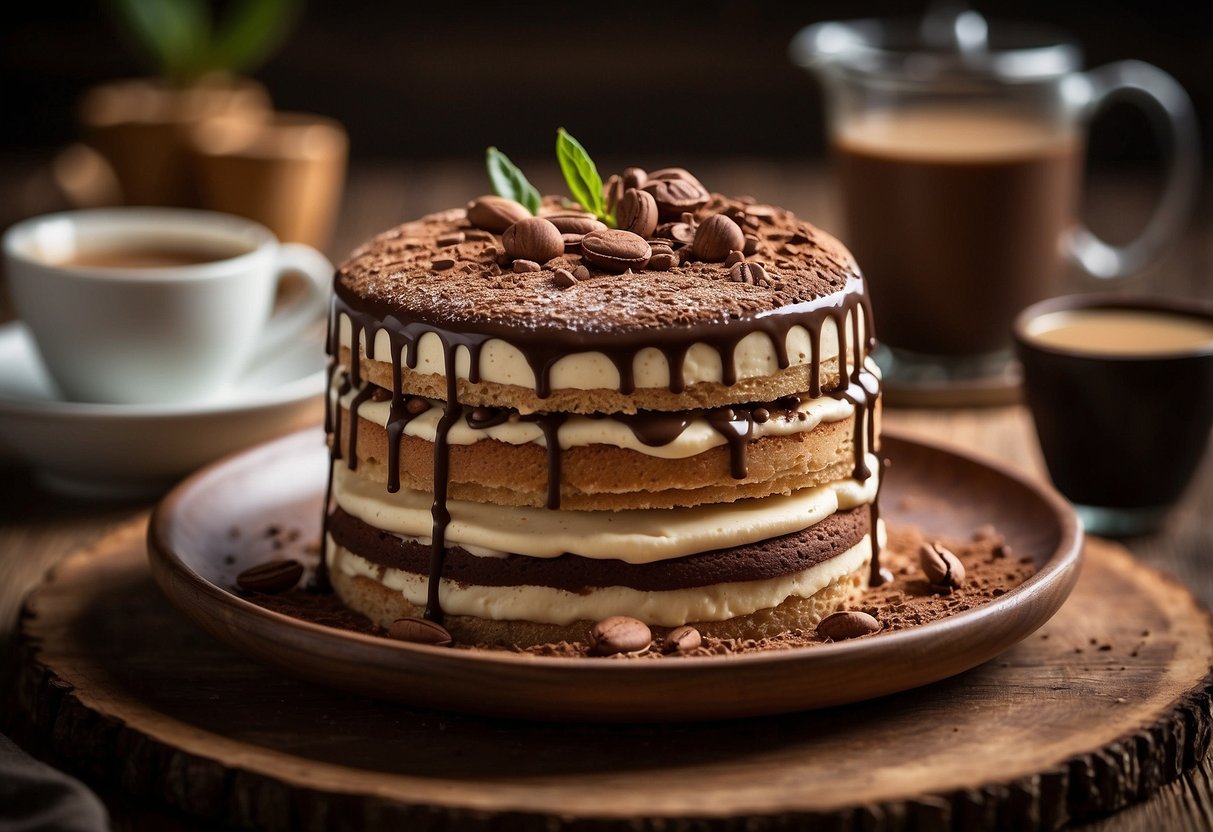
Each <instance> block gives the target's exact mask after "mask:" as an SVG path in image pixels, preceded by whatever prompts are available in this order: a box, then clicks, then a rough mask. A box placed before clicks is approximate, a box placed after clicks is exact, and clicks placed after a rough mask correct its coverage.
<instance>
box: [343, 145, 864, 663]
mask: <svg viewBox="0 0 1213 832" xmlns="http://www.w3.org/2000/svg"><path fill="white" fill-rule="evenodd" d="M606 204H607V205H608V206H609V209H610V212H611V214H610V216H609V217H608V218H607V219H608V220H609V221H613V222H614V225H615V227H608V225H607V224H606V223H604V222H602V221H601V218H603V217H601V216H598V217H596V216H595V215H594V214H591V213H587V212H582V211H580V210H577V206H575V205H574V206H573V207H572V208H570V207H569V203H568V202H567V201H562V200H559V199H556V198H546V199H545V200H543V202H542V203H541V204H540V205H538V208H537V215H532V212H531V210H528V209H527V208H526V207H524V206H523V205H522V204H520V203H519V202H514V201H511V200H508V199H504V198H502V197H497V196H488V197H481V198H480V199H477V200H474V201H473V202H471V203H470V204H469V205H468V207H467V208H466V209H457V210H450V211H444V212H441V213H437V214H431V215H429V216H426V217H423V218H421V219H419V220H417V221H414V222H409V223H406V224H404V225H402V226H400V227H398V228H394V229H392V230H390V231H387V232H386V233H383V234H381V235H379V236H378V237H376V238H374V239H373V240H371V241H370V242H368V243H367V244H365V245H364V246H362V247H361V248H359V249H358V250H357V251H355V252H354V253H353V255H352V256H351V257H350V259H349V260H348V261H347V262H346V263H345V264H344V265H342V266H341V267H340V269H339V270H338V272H337V275H336V278H335V297H334V301H333V309H332V316H331V319H330V337H329V349H330V353H331V355H332V358H333V361H332V364H331V385H330V392H329V399H328V404H329V408H328V413H327V420H326V427H327V430H328V432H329V436H330V446H331V450H332V468H331V481H330V489H329V497H328V500H327V506H326V518H325V552H324V557H323V558H322V563H323V565H324V566H325V567H326V570H327V572H326V574H324V575H322V576H321V577H322V580H327V581H330V582H331V585H332V588H333V590H334V591H335V592H336V593H337V595H338V596H339V597H340V599H341V600H342V602H343V603H344V604H345V605H346V606H348V607H350V608H351V609H353V610H355V611H358V612H360V613H362V614H364V615H366V616H367V617H369V618H370V619H371V620H372V621H373V622H375V623H377V624H378V625H380V626H383V627H390V626H391V625H392V624H393V622H398V621H399V620H401V619H427V620H428V621H429V622H433V623H435V624H441V625H442V626H444V627H445V628H446V630H447V631H449V633H450V634H451V636H452V637H453V639H454V640H455V641H456V642H460V643H466V644H484V645H516V646H525V645H532V644H538V643H546V642H558V641H562V640H567V641H585V640H586V638H587V633H588V632H589V630H590V629H591V627H592V626H593V625H594V624H595V622H602V621H603V620H613V619H615V617H620V616H622V617H624V618H625V620H629V621H630V620H639V621H641V622H644V624H646V625H648V627H649V628H651V631H652V633H653V634H654V636H655V637H657V638H661V637H662V636H664V635H666V634H668V633H669V632H670V631H671V630H674V629H676V628H679V627H682V626H683V625H692V626H693V627H695V628H696V629H697V630H698V631H699V632H700V633H702V634H703V635H711V636H717V637H722V638H761V637H764V636H769V635H773V634H776V633H779V632H784V631H787V630H791V629H804V628H812V627H813V626H815V625H816V624H817V622H818V621H819V620H820V619H821V618H823V617H824V616H826V615H828V614H829V613H831V612H832V611H834V610H835V609H837V608H838V607H839V606H840V605H841V604H842V603H844V602H846V601H847V600H848V599H849V598H851V597H853V595H854V594H855V593H857V592H861V591H862V590H863V589H864V588H865V587H866V586H868V585H869V584H871V583H878V582H879V581H880V571H879V558H878V552H879V540H880V538H881V534H882V532H881V525H880V522H879V519H878V512H877V508H876V498H877V493H878V491H879V481H880V469H879V464H878V460H877V456H876V451H877V420H878V407H879V381H878V377H877V372H876V369H875V365H874V364H873V363H872V361H871V359H870V358H869V355H868V353H869V350H870V347H871V344H872V340H873V333H872V329H871V314H870V310H869V307H868V302H867V298H866V294H865V290H864V282H863V279H862V277H861V275H860V273H859V270H858V269H857V267H856V265H855V263H854V261H853V259H852V258H851V256H850V254H849V253H848V252H847V251H846V249H845V248H843V246H842V245H841V244H840V243H839V242H838V241H837V240H835V239H834V238H832V237H830V236H829V235H827V234H826V233H824V232H822V231H820V230H818V229H817V228H815V227H813V226H811V225H810V224H808V223H806V222H804V221H802V220H800V219H798V218H797V217H795V216H794V215H793V214H791V213H790V212H788V211H786V210H783V209H780V208H776V207H773V206H770V205H763V204H759V203H756V202H755V201H753V200H751V199H745V198H743V199H732V198H727V197H724V196H721V195H719V194H714V193H709V192H708V191H707V190H706V189H705V188H704V187H703V186H702V184H701V183H700V182H699V181H698V180H697V179H696V178H695V177H694V176H693V175H691V174H690V173H688V172H687V171H685V170H682V169H678V168H672V169H667V170H662V171H655V172H653V173H651V174H646V173H645V172H644V171H640V170H638V169H635V168H629V169H628V170H627V171H625V172H624V173H623V174H622V175H620V176H617V177H612V178H611V180H610V182H609V183H608V194H607V200H606ZM533 207H534V206H533Z"/></svg>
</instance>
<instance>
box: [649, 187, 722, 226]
mask: <svg viewBox="0 0 1213 832" xmlns="http://www.w3.org/2000/svg"><path fill="white" fill-rule="evenodd" d="M643 190H645V191H648V192H649V193H650V194H652V195H653V199H655V200H656V201H657V210H658V212H659V213H660V215H661V219H663V220H677V219H679V218H681V217H682V215H683V214H684V213H686V212H687V211H695V210H697V209H699V208H702V207H703V206H704V204H706V203H707V201H708V192H707V191H706V190H704V187H703V186H702V185H700V184H699V183H698V182H695V181H688V180H686V179H651V178H650V179H649V181H648V182H646V183H645V184H644V188H643Z"/></svg>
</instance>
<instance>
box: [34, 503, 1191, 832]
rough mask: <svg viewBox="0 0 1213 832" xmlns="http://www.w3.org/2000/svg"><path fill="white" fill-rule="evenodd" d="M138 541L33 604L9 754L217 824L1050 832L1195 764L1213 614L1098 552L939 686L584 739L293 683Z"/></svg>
mask: <svg viewBox="0 0 1213 832" xmlns="http://www.w3.org/2000/svg"><path fill="white" fill-rule="evenodd" d="M144 535H145V527H144V525H143V523H141V522H140V523H136V524H133V525H131V526H128V527H126V528H124V529H123V530H121V531H119V532H118V533H116V534H114V535H112V536H110V537H107V538H105V539H104V540H102V541H101V542H100V543H98V544H97V545H95V546H94V547H92V548H91V549H89V550H87V551H84V552H81V553H78V554H76V555H73V556H72V557H70V558H68V559H67V560H66V561H65V562H63V563H62V564H61V565H60V566H59V568H57V569H56V570H55V572H54V574H53V575H52V576H51V577H50V578H48V580H47V581H46V582H44V583H43V585H42V586H41V587H40V588H39V589H38V590H37V591H36V592H35V593H34V594H33V595H32V596H31V597H30V599H29V601H28V603H27V606H26V610H25V613H24V617H23V620H22V624H21V632H20V637H19V645H18V654H19V665H18V679H17V682H18V684H17V703H16V704H17V708H16V709H15V713H16V714H19V715H20V716H21V719H20V722H19V723H17V725H15V726H11V727H10V730H11V729H12V727H17V728H19V729H21V730H19V731H18V735H19V736H22V737H23V738H24V739H25V741H26V742H27V743H28V744H32V745H34V746H35V747H36V748H37V749H39V750H40V751H41V752H42V753H44V754H46V755H47V756H49V757H51V759H52V760H53V761H55V762H58V763H60V764H63V765H65V766H68V767H70V768H71V769H73V770H75V771H76V772H78V773H80V774H81V775H82V776H84V777H85V778H86V779H88V780H90V781H91V782H94V783H97V784H100V785H103V786H107V787H111V788H112V787H118V788H121V789H124V790H126V791H127V792H129V793H131V794H134V795H136V796H138V797H141V798H147V799H151V800H154V801H160V802H162V803H164V804H167V805H168V806H171V807H174V808H177V809H181V810H184V811H186V812H189V813H191V814H192V815H195V816H197V817H200V818H203V819H206V820H207V821H210V822H225V823H230V824H235V825H239V826H243V827H247V828H259V829H286V828H294V827H299V828H316V829H320V828H340V829H367V828H401V829H405V828H407V829H443V830H453V829H520V830H521V829H543V830H557V829H582V828H587V829H596V830H597V829H641V828H653V827H655V826H660V828H663V829H690V828H694V829H738V828H745V829H765V828H778V829H790V828H801V827H802V826H804V825H806V824H808V823H810V822H813V821H815V822H818V823H819V824H820V828H826V829H836V830H852V829H854V830H859V829H863V830H894V829H915V830H928V829H953V828H963V829H966V830H967V829H985V828H1005V829H1033V828H1044V829H1052V828H1057V827H1059V826H1061V825H1063V824H1066V823H1068V822H1072V821H1074V820H1078V819H1083V818H1090V817H1094V816H1097V815H1100V814H1103V813H1106V812H1109V811H1113V810H1116V809H1118V808H1120V807H1123V806H1125V805H1127V804H1129V803H1132V802H1135V801H1137V800H1140V799H1142V798H1144V797H1145V796H1147V795H1149V794H1150V793H1151V792H1153V791H1154V790H1155V789H1157V788H1158V787H1159V786H1160V785H1161V784H1163V783H1165V782H1168V781H1170V780H1173V779H1175V778H1176V777H1178V776H1179V775H1180V774H1181V773H1182V771H1184V770H1185V769H1187V768H1188V767H1191V766H1193V765H1194V764H1195V763H1196V762H1197V761H1198V760H1199V759H1201V758H1202V756H1203V755H1204V753H1205V752H1206V750H1207V749H1208V747H1209V744H1210V725H1211V722H1210V692H1211V684H1213V682H1211V677H1210V670H1211V668H1213V630H1211V622H1210V617H1209V615H1208V613H1207V612H1206V611H1204V610H1203V609H1202V608H1201V607H1200V605H1199V604H1198V602H1197V601H1196V600H1195V599H1194V598H1193V597H1192V596H1191V594H1190V593H1189V592H1188V591H1187V590H1186V589H1184V588H1183V587H1182V586H1180V585H1179V584H1177V583H1176V582H1174V581H1173V580H1171V579H1168V578H1166V577H1164V576H1163V575H1161V574H1159V573H1157V572H1155V571H1153V570H1151V569H1148V568H1146V567H1144V566H1142V565H1140V564H1139V563H1137V562H1136V561H1134V560H1133V558H1132V557H1131V556H1130V555H1129V554H1128V552H1126V551H1125V550H1124V549H1122V548H1120V547H1118V546H1114V545H1112V544H1109V543H1105V542H1102V541H1092V542H1091V543H1090V544H1089V546H1088V550H1087V553H1086V554H1087V559H1086V561H1085V564H1084V566H1083V574H1082V576H1081V578H1080V580H1079V583H1078V586H1077V588H1076V589H1075V591H1074V593H1073V595H1072V596H1071V598H1070V600H1069V601H1068V602H1067V603H1066V605H1065V606H1064V607H1063V608H1062V610H1061V612H1060V613H1058V615H1057V616H1056V617H1055V618H1054V619H1053V620H1052V621H1051V622H1050V623H1049V624H1047V625H1046V626H1045V627H1044V628H1043V629H1042V630H1041V631H1039V632H1038V633H1036V634H1035V635H1033V636H1032V637H1030V638H1029V639H1028V640H1027V641H1025V642H1023V643H1022V644H1020V645H1019V646H1017V647H1015V648H1013V649H1012V650H1010V651H1008V652H1007V653H1005V654H1004V655H1003V656H1001V657H1000V658H999V659H996V660H994V661H992V662H989V663H987V664H986V665H984V666H981V667H979V668H977V669H975V670H973V671H970V672H968V673H965V674H962V675H961V676H958V677H955V678H953V679H950V680H947V681H944V682H940V683H937V684H934V685H930V686H927V687H924V688H920V689H918V690H915V691H911V692H908V693H905V694H899V695H897V696H892V697H887V698H885V699H881V700H877V701H873V702H868V703H863V704H859V705H853V706H847V707H842V708H835V709H832V710H827V711H819V712H814V713H805V714H796V715H790V716H782V717H771V718H763V719H748V720H735V721H725V722H716V723H698V724H695V723H692V724H670V725H662V724H657V725H652V724H650V725H635V726H631V725H623V726H620V725H615V726H605V727H601V726H598V727H596V726H590V725H569V724H565V725H553V724H535V723H527V722H521V721H509V720H492V719H484V718H473V717H460V716H453V715H448V714H442V713H437V712H432V711H420V710H410V709H406V708H402V707H398V706H393V705H388V704H382V703H378V702H374V701H371V700H365V699H360V698H357V697H354V696H351V695H349V694H342V693H334V692H332V691H329V690H326V689H323V688H320V687H315V686H312V685H309V684H307V683H304V682H300V681H296V680H294V679H290V678H286V677H284V676H282V675H281V674H279V673H276V672H274V671H272V670H270V669H268V668H266V667H263V666H261V665H258V664H256V663H254V662H252V661H250V660H248V659H245V658H243V657H242V656H240V655H238V654H236V653H234V652H231V651H229V650H228V649H226V648H225V647H223V646H222V645H220V644H219V643H218V642H215V641H213V640H211V639H210V638H209V637H207V636H206V635H204V634H203V633H201V632H200V631H198V630H196V629H195V628H193V627H192V626H191V625H190V624H189V623H187V622H186V621H185V620H184V619H183V618H182V617H181V616H180V615H179V614H178V613H177V612H176V611H175V610H173V609H172V608H171V607H170V606H169V604H168V602H167V601H165V600H164V599H163V598H162V597H161V596H160V594H159V593H158V592H157V591H156V590H155V587H154V586H153V585H152V583H151V579H150V578H149V576H148V572H147V567H146V560H145V559H146V555H145V549H144ZM486 695H491V691H486ZM744 818H749V819H750V820H749V822H748V823H746V822H744V821H743V820H742V819H744ZM663 821H664V825H662V822H663ZM814 828H818V827H817V826H815V827H814Z"/></svg>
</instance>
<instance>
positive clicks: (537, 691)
mask: <svg viewBox="0 0 1213 832" xmlns="http://www.w3.org/2000/svg"><path fill="white" fill-rule="evenodd" d="M884 449H885V451H886V453H887V455H888V457H889V460H890V462H891V465H890V467H889V471H888V475H887V476H888V478H887V480H886V482H885V485H884V488H883V494H882V498H881V505H882V508H883V512H884V516H885V517H886V518H887V520H888V521H889V522H890V523H893V524H898V523H912V524H914V525H916V526H918V527H920V528H921V529H923V530H924V531H926V532H928V533H930V534H934V535H941V536H947V535H958V536H959V535H968V534H970V533H971V532H972V531H973V530H974V529H976V528H978V527H980V526H983V525H985V524H993V525H994V526H996V527H997V528H998V530H999V531H1000V532H1002V533H1003V534H1004V535H1005V536H1006V538H1007V541H1008V543H1010V544H1011V546H1013V547H1014V550H1015V552H1016V553H1017V554H1018V555H1021V556H1022V555H1026V556H1030V557H1031V558H1032V559H1033V560H1034V561H1035V563H1036V566H1037V572H1036V574H1035V575H1033V576H1032V577H1031V578H1030V579H1029V580H1028V581H1026V582H1025V583H1023V584H1022V585H1020V586H1019V587H1017V588H1016V589H1014V590H1012V591H1010V592H1008V593H1007V594H1006V595H1003V596H1001V597H999V598H997V599H995V600H993V601H991V602H990V603H988V604H985V605H983V606H981V607H978V608H976V609H973V610H969V611H967V612H962V613H958V614H957V615H954V616H952V617H950V618H946V619H942V620H939V621H936V622H933V623H930V624H926V625H923V626H920V627H916V628H913V629H907V630H901V631H897V632H890V633H886V634H877V635H874V636H869V637H868V638H863V639H858V640H855V641H850V642H841V643H836V644H825V645H817V646H813V647H806V648H797V649H792V650H780V651H771V652H758V653H750V654H741V655H732V656H712V657H688V658H680V659H673V660H662V661H618V660H615V661H612V660H606V659H586V658H554V657H541V656H531V655H521V654H515V653H509V652H505V651H486V650H452V649H449V648H441V647H429V646H425V645H414V644H406V643H402V642H396V641H391V640H389V639H386V638H378V637H375V636H369V635H363V634H360V633H354V632H351V631H348V630H342V629H335V628H332V627H326V626H322V625H319V624H314V623H310V622H307V621H302V620H299V619H296V618H291V617H289V616H285V615H282V614H279V613H276V612H271V611H269V610H266V609H263V608H262V607H259V606H257V605H256V604H253V603H250V602H249V601H246V600H245V599H243V598H241V597H239V596H238V595H236V594H234V593H232V592H230V591H229V590H228V587H230V586H232V585H233V584H234V578H235V575H236V574H237V573H238V572H239V571H240V570H241V569H242V568H243V567H245V566H247V565H249V564H248V563H242V562H241V558H242V557H247V555H242V554H241V552H242V550H244V549H247V548H250V547H247V546H242V545H241V541H240V540H237V539H235V538H234V537H233V534H234V532H233V529H250V528H262V529H264V528H267V527H269V526H272V525H279V526H281V527H283V528H299V529H302V530H303V531H304V533H305V534H306V535H311V536H314V537H315V538H318V537H319V525H320V505H321V503H322V501H323V495H324V485H325V476H326V470H327V451H326V449H325V446H324V437H323V435H322V434H321V433H320V432H319V431H315V430H310V431H306V432H302V433H297V434H292V435H291V436H288V437H285V438H283V439H280V440H277V441H274V442H271V443H268V444H265V445H261V446H258V447H256V448H253V449H252V450H249V451H247V452H245V453H242V454H239V455H237V456H234V457H230V458H228V459H227V460H225V461H222V462H218V463H216V464H214V465H212V466H210V467H208V468H205V469H203V470H202V471H200V472H198V473H197V474H195V475H194V476H192V477H190V478H189V479H187V480H185V481H184V482H183V483H181V485H179V486H178V487H177V488H176V489H175V490H174V491H172V492H171V493H170V494H169V495H168V496H167V497H166V498H165V499H164V501H163V502H161V504H160V505H159V507H158V508H157V510H156V513H155V515H154V517H153V518H152V525H151V530H150V532H149V553H150V560H151V568H152V575H153V577H154V578H155V580H156V583H157V584H159V586H160V588H161V589H162V590H163V591H164V593H165V594H166V595H167V596H168V597H169V599H170V600H171V601H172V602H173V603H174V604H176V606H177V607H178V608H179V609H180V610H181V611H182V612H184V613H185V614H186V616H188V617H189V618H190V619H192V620H193V621H194V622H195V623H196V624H198V625H199V626H201V627H202V628H203V629H205V630H206V631H208V632H209V633H211V634H212V635H214V636H215V637H216V638H219V639H221V640H222V641H225V642H227V643H228V644H229V645H230V646H232V647H234V648H235V649H237V650H239V651H240V652H242V653H247V654H248V655H250V656H253V657H255V658H257V659H259V660H262V661H265V662H268V663H270V664H274V665H277V666H279V667H281V668H282V669H283V670H285V671H286V672H288V673H291V674H294V675H296V676H301V677H304V678H306V679H310V680H312V681H315V682H318V683H320V684H324V685H328V686H330V687H337V688H343V689H346V690H349V691H352V692H354V693H358V694H365V695H367V696H372V697H375V698H379V699H391V700H397V701H400V702H405V703H408V704H411V705H421V706H426V707H435V708H448V709H454V710H459V711H468V712H474V713H481V714H491V715H500V716H517V717H526V718H537V719H592V720H598V721H635V720H656V719H661V720H669V719H682V720H688V719H719V718H727V717H737V716H752V715H758V714H772V713H782V712H789V711H799V710H806V709H809V708H821V707H826V706H830V705H837V704H841V703H845V702H856V701H859V700H863V699H871V698H873V697H877V696H883V695H885V694H889V693H894V692H896V691H900V690H906V689H908V688H912V687H917V686H919V685H923V684H926V683H928V682H933V681H936V680H939V679H943V678H945V677H948V676H952V675H954V674H957V673H960V672H962V671H965V670H968V669H969V668H971V667H974V666H976V665H978V664H981V663H982V662H984V661H987V660H988V659H990V658H992V657H994V656H996V655H998V654H999V653H1001V652H1002V651H1004V650H1006V649H1007V648H1008V647H1010V646H1011V645H1013V644H1015V643H1016V642H1018V641H1020V640H1021V639H1023V638H1025V637H1026V636H1027V635H1029V634H1030V633H1032V632H1033V631H1034V630H1035V629H1036V628H1038V627H1039V626H1040V625H1041V624H1043V623H1044V622H1045V621H1047V620H1048V619H1049V617H1050V616H1052V615H1053V613H1055V612H1056V611H1057V609H1058V608H1059V607H1060V606H1061V604H1062V602H1063V601H1064V600H1065V599H1066V596H1067V595H1069V593H1070V590H1071V588H1072V587H1073V586H1074V582H1075V580H1076V579H1077V577H1078V560H1079V550H1080V548H1081V542H1082V533H1081V531H1080V528H1079V525H1078V522H1077V520H1076V519H1075V517H1074V514H1073V512H1072V511H1071V509H1070V508H1069V506H1068V505H1067V504H1066V503H1065V501H1064V500H1062V499H1061V498H1060V497H1059V496H1058V495H1057V494H1056V493H1055V492H1053V491H1052V490H1051V489H1049V488H1047V487H1045V486H1042V485H1040V484H1038V483H1035V482H1032V481H1030V480H1028V479H1026V478H1024V477H1022V476H1020V475H1019V474H1016V473H1012V472H1011V471H1009V470H1007V469H1005V468H1002V467H1001V466H998V465H996V464H993V463H990V462H984V461H980V460H977V459H973V458H971V457H969V456H966V455H963V454H960V453H957V452H954V451H948V450H944V449H942V448H937V447H933V446H930V445H924V444H920V443H918V442H913V441H910V440H908V439H903V438H899V437H896V436H890V435H887V434H886V435H885V437H884ZM253 548H255V547H253ZM262 548H264V547H262ZM261 557H264V555H261Z"/></svg>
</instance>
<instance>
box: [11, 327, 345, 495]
mask: <svg viewBox="0 0 1213 832" xmlns="http://www.w3.org/2000/svg"><path fill="white" fill-rule="evenodd" d="M324 366H325V357H324V347H323V344H322V343H321V341H320V339H319V338H316V339H307V340H300V341H299V342H297V343H296V344H293V345H291V346H290V347H287V348H285V349H283V350H282V351H281V352H279V353H278V354H276V355H275V356H273V357H272V358H271V359H269V360H267V361H264V362H262V363H261V364H259V365H257V366H255V367H252V368H250V369H249V370H248V371H247V372H246V373H245V374H244V376H243V377H241V378H240V379H239V380H237V381H236V382H234V383H233V384H232V386H231V387H230V388H228V389H227V390H226V391H224V393H223V394H221V395H220V396H218V397H216V398H215V399H213V400H210V401H207V402H205V403H200V404H199V403H195V404H167V405H144V404H138V405H125V404H90V403H80V402H70V401H65V400H64V399H63V398H62V397H61V396H60V395H59V393H58V392H57V391H56V390H55V387H54V383H53V382H52V381H51V379H50V377H49V376H48V375H47V373H46V370H45V369H44V368H43V366H42V362H41V360H40V359H39V357H38V351H37V348H36V347H35V346H34V342H33V338H32V337H31V336H30V334H29V332H28V330H26V328H25V326H24V325H23V324H21V323H19V322H18V323H9V324H5V325H3V326H0V448H3V449H4V450H6V451H7V452H8V453H10V454H11V455H12V456H14V457H17V458H19V459H22V460H25V461H26V462H28V463H29V464H30V465H32V466H33V468H34V471H35V475H36V476H37V478H38V480H39V481H40V482H41V483H42V484H43V485H45V486H46V487H47V488H48V489H50V490H52V491H56V492H59V493H62V494H69V495H71V496H76V497H87V498H111V499H132V498H139V497H151V496H155V495H157V494H159V493H161V492H163V491H164V490H166V489H167V488H168V487H169V486H170V485H172V483H173V482H175V481H176V480H178V479H180V478H181V477H182V476H184V475H185V474H188V473H189V472H190V471H193V470H194V469H196V468H198V467H200V466H202V465H205V464H206V463H208V462H211V461H213V460H215V459H218V458H219V457H221V456H223V455H225V454H228V453H232V452H233V451H238V450H240V449H242V448H246V447H248V446H250V445H254V444H257V443H258V442H262V441H264V440H266V439H270V438H272V437H274V436H277V435H279V434H282V433H285V432H287V431H290V430H294V429H296V428H299V427H303V426H306V425H309V424H314V423H317V422H318V421H319V420H320V415H321V413H322V408H323V398H322V392H323V390H324Z"/></svg>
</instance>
